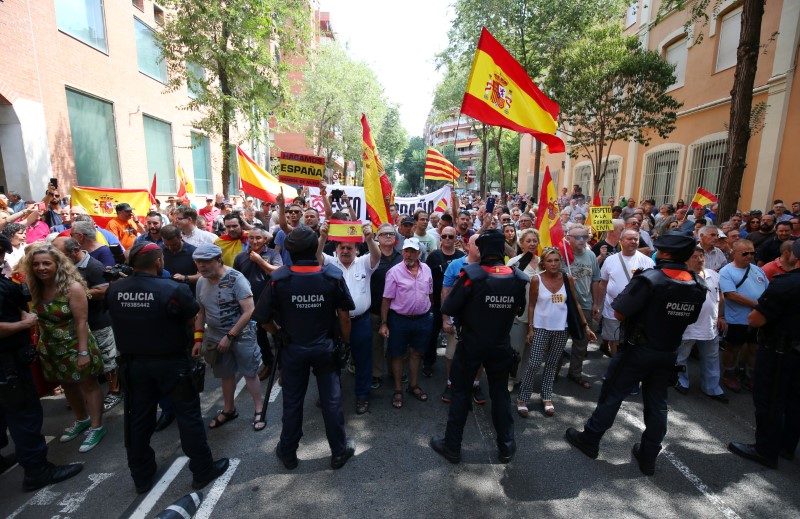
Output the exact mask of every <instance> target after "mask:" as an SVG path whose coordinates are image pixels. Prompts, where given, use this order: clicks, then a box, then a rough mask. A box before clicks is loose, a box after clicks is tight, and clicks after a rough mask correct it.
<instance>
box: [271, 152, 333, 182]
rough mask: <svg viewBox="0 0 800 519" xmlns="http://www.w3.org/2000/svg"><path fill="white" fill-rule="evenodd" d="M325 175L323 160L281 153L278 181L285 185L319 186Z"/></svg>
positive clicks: (311, 156) (297, 154) (312, 156)
mask: <svg viewBox="0 0 800 519" xmlns="http://www.w3.org/2000/svg"><path fill="white" fill-rule="evenodd" d="M324 174H325V159H324V158H322V157H315V156H314V155H301V154H299V153H287V152H285V151H282V152H281V167H280V172H279V173H278V180H279V181H281V182H285V183H287V184H300V185H301V186H314V187H316V186H319V183H320V181H321V180H322V178H323V175H324Z"/></svg>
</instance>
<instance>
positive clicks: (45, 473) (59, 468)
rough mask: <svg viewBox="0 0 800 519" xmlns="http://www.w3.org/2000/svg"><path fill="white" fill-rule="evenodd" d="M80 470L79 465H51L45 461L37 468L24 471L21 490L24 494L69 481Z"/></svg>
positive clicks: (80, 466)
mask: <svg viewBox="0 0 800 519" xmlns="http://www.w3.org/2000/svg"><path fill="white" fill-rule="evenodd" d="M81 470H83V465H81V464H80V463H73V464H71V465H53V464H52V463H50V462H49V461H47V462H45V463H44V464H43V465H41V466H40V467H38V468H35V469H26V470H25V478H24V479H23V480H22V490H24V491H25V492H32V491H34V490H39V489H40V488H42V487H46V486H47V485H52V484H53V483H58V482H59V481H64V480H65V479H69V478H71V477H72V476H74V475H76V474H77V473H78V472H80V471H81Z"/></svg>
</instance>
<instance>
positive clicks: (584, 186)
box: [572, 163, 592, 199]
mask: <svg viewBox="0 0 800 519" xmlns="http://www.w3.org/2000/svg"><path fill="white" fill-rule="evenodd" d="M572 183H573V184H578V185H579V186H581V190H583V195H584V196H586V197H587V198H590V199H591V197H590V195H589V189H590V188H591V187H592V165H591V164H588V163H587V164H581V165H580V166H576V167H575V178H574V179H573V180H572Z"/></svg>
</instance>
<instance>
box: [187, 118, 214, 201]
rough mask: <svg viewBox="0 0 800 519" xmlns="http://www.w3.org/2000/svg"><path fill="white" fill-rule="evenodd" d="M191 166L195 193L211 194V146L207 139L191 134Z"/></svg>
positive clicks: (198, 134)
mask: <svg viewBox="0 0 800 519" xmlns="http://www.w3.org/2000/svg"><path fill="white" fill-rule="evenodd" d="M192 165H193V167H194V190H195V193H205V194H211V193H213V192H214V189H213V187H214V186H213V185H212V184H211V146H210V145H209V141H208V137H206V136H205V135H202V134H200V133H195V132H192Z"/></svg>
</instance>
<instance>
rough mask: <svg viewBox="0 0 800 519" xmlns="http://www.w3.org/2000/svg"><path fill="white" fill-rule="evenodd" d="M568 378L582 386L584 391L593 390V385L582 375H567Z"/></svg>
mask: <svg viewBox="0 0 800 519" xmlns="http://www.w3.org/2000/svg"><path fill="white" fill-rule="evenodd" d="M567 378H568V379H570V380H571V381H573V382H575V383H576V384H578V385H579V386H581V387H582V388H583V389H591V387H592V384H591V383H589V381H588V380H586V379H585V378H583V377H582V376H580V375H578V376H575V375H567Z"/></svg>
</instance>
